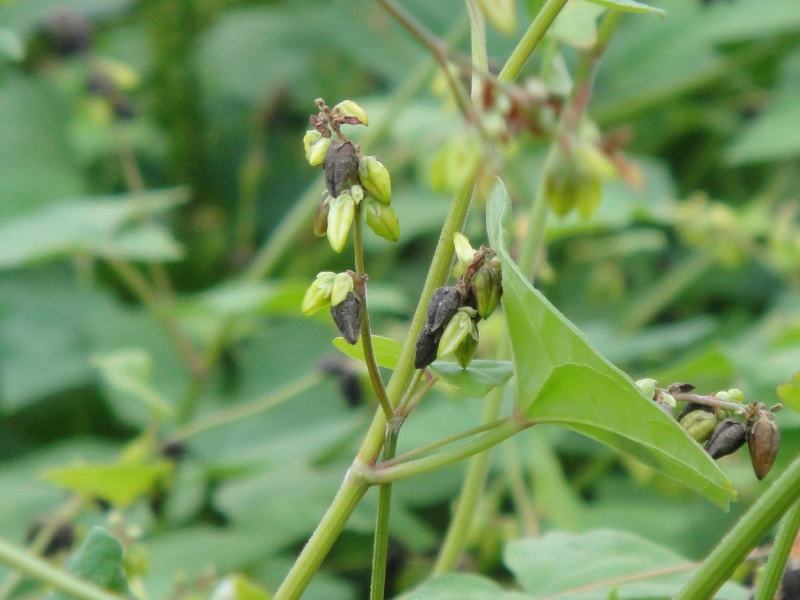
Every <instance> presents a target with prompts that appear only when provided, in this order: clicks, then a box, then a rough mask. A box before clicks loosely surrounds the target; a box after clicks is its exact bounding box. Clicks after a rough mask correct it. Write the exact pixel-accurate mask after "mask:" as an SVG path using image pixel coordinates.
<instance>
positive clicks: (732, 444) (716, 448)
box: [706, 419, 747, 460]
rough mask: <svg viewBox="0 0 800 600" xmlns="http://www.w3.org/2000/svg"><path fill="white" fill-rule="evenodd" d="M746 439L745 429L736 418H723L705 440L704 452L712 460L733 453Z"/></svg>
mask: <svg viewBox="0 0 800 600" xmlns="http://www.w3.org/2000/svg"><path fill="white" fill-rule="evenodd" d="M746 440H747V429H745V426H744V425H742V424H741V423H739V421H737V420H736V419H725V420H723V421H722V422H721V423H720V424H719V425H717V427H716V429H714V433H712V434H711V437H710V438H709V439H708V442H706V452H708V453H709V455H710V456H711V458H713V459H714V460H716V459H718V458H722V457H723V456H728V454H733V453H734V452H736V451H737V450H738V449H739V448H741V447H742V445H743V444H744V443H745V441H746Z"/></svg>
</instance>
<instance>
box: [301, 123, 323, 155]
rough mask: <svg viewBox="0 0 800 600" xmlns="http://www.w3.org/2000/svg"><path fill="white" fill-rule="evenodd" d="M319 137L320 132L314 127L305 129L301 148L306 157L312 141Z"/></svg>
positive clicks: (320, 137)
mask: <svg viewBox="0 0 800 600" xmlns="http://www.w3.org/2000/svg"><path fill="white" fill-rule="evenodd" d="M321 139H322V134H321V133H320V132H319V131H317V130H316V129H309V130H308V131H306V134H305V135H304V136H303V148H304V149H305V151H306V157H308V151H309V150H310V149H311V146H312V145H313V144H314V142H316V141H318V140H321Z"/></svg>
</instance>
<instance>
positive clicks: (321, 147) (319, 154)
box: [306, 137, 331, 167]
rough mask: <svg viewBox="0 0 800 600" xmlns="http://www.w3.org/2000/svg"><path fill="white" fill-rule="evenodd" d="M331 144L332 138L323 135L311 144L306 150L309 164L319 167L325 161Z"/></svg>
mask: <svg viewBox="0 0 800 600" xmlns="http://www.w3.org/2000/svg"><path fill="white" fill-rule="evenodd" d="M330 146H331V138H326V137H321V138H320V139H318V140H317V141H316V142H314V143H313V144H311V147H310V148H309V149H308V152H306V159H307V160H308V164H310V165H311V166H312V167H318V166H319V165H321V164H322V163H324V162H325V156H327V154H328V149H329V148H330Z"/></svg>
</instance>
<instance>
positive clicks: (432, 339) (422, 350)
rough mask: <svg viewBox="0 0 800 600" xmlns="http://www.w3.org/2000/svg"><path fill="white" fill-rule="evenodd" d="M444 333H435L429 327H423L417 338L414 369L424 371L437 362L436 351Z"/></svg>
mask: <svg viewBox="0 0 800 600" xmlns="http://www.w3.org/2000/svg"><path fill="white" fill-rule="evenodd" d="M441 337H442V332H441V331H439V332H433V331H431V330H430V329H428V327H427V326H426V327H423V328H422V331H420V332H419V336H418V337H417V346H416V353H415V354H414V368H416V369H424V368H425V367H427V366H428V365H429V364H431V363H432V362H433V361H434V360H436V351H437V350H438V348H439V340H440V338H441Z"/></svg>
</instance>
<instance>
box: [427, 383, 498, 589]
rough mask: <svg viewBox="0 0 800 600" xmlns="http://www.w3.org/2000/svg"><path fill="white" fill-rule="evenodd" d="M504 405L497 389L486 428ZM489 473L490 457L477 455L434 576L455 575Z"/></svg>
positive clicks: (485, 415)
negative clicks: (454, 570)
mask: <svg viewBox="0 0 800 600" xmlns="http://www.w3.org/2000/svg"><path fill="white" fill-rule="evenodd" d="M502 405H503V388H495V389H494V390H493V391H492V395H491V397H490V398H489V399H488V400H487V401H486V405H485V406H484V408H483V415H482V417H481V421H482V423H484V424H489V423H492V422H495V419H497V416H498V415H499V414H500V407H501V406H502ZM488 473H489V453H488V452H484V453H482V454H479V455H477V456H476V457H474V458H473V459H472V460H470V462H469V467H468V468H467V475H466V477H465V478H464V483H463V484H462V486H461V492H460V494H459V496H458V503H457V504H456V510H455V513H454V514H453V518H452V519H451V520H450V525H449V526H448V528H447V533H446V534H445V538H444V543H443V544H442V547H441V548H440V549H439V555H438V556H437V557H436V562H435V563H434V565H433V575H434V576H435V575H441V574H442V573H447V572H449V571H452V570H453V569H454V568H455V566H456V565H457V564H458V559H459V558H460V556H461V552H462V551H463V549H464V546H465V545H466V542H467V535H468V534H469V526H470V523H471V522H472V517H473V515H474V514H475V508H476V507H477V505H478V501H479V500H480V497H481V492H482V490H483V486H484V484H485V482H486V477H487V475H488Z"/></svg>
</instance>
